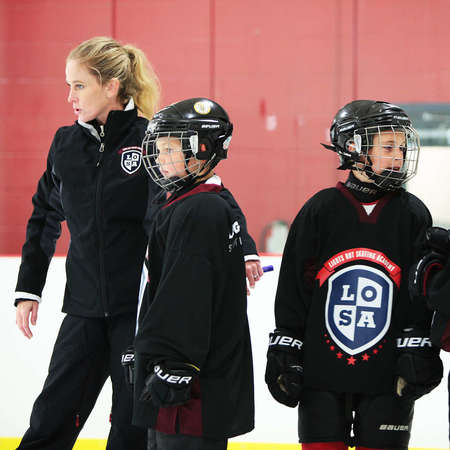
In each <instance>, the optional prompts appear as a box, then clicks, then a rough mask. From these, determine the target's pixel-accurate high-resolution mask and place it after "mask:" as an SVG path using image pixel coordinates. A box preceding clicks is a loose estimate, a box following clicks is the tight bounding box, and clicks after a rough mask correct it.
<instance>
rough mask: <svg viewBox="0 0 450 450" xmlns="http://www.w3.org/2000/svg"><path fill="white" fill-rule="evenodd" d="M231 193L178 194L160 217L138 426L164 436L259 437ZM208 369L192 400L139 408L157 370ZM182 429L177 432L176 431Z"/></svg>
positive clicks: (141, 331)
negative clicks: (167, 366) (253, 433)
mask: <svg viewBox="0 0 450 450" xmlns="http://www.w3.org/2000/svg"><path fill="white" fill-rule="evenodd" d="M221 190H222V186H219V185H217V184H200V185H197V186H195V187H190V188H188V189H185V190H184V191H181V192H179V193H176V194H175V195H174V196H173V197H171V198H170V199H169V201H168V202H167V203H166V204H165V205H163V206H162V207H161V208H160V210H159V211H158V212H157V213H155V214H154V216H153V222H152V229H151V235H150V242H149V266H150V267H149V289H148V296H147V298H144V299H143V303H142V306H141V310H140V314H139V326H138V332H137V335H136V340H135V348H136V386H135V394H136V396H137V398H136V401H135V410H134V422H135V424H136V425H140V426H144V427H152V428H155V429H157V430H159V431H162V432H165V433H175V431H176V426H178V429H179V432H180V433H182V434H188V435H194V436H205V437H209V438H216V439H220V438H228V437H231V436H236V435H239V434H243V433H246V432H248V431H250V430H251V429H252V428H253V423H254V404H253V369H252V356H251V346H250V334H249V327H248V321H247V297H246V284H245V269H244V260H243V252H242V239H241V233H240V226H239V223H238V217H239V216H238V215H236V213H235V212H233V211H234V210H233V209H232V208H231V207H230V205H229V203H228V202H227V201H226V200H225V199H224V198H222V196H221V195H220V191H221ZM155 360H156V361H161V360H171V361H180V362H186V363H191V364H194V365H195V366H197V367H199V368H200V375H199V379H198V383H197V384H195V385H194V387H193V390H192V399H191V400H190V401H189V402H188V403H187V404H186V405H182V406H176V407H169V408H160V409H157V408H155V407H154V406H153V405H152V403H151V402H142V401H139V400H138V399H139V395H140V393H141V392H142V387H143V382H144V380H145V377H146V376H147V375H148V370H147V369H146V366H147V364H148V362H151V361H155ZM176 424H177V425H176Z"/></svg>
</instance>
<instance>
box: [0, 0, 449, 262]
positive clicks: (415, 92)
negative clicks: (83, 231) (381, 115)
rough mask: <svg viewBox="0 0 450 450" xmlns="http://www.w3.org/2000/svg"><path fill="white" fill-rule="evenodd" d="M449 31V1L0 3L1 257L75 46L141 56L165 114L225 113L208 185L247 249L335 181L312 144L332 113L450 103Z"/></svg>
mask: <svg viewBox="0 0 450 450" xmlns="http://www.w3.org/2000/svg"><path fill="white" fill-rule="evenodd" d="M449 21H450V8H449V7H448V1H447V0H433V2H423V0H397V1H395V2H392V1H391V0H377V1H376V2H368V1H364V0H315V1H314V2H311V1H309V0H279V1H278V2H274V1H272V0H246V1H245V2H244V1H241V0H195V2H185V1H183V0H153V1H145V0H115V1H114V0H109V1H107V0H89V1H86V0H78V1H77V2H69V1H67V0H40V1H39V2H37V1H35V0H20V1H19V0H18V1H11V0H0V98H1V103H0V180H1V181H2V183H1V187H0V254H17V253H19V252H20V248H21V245H22V243H23V239H24V236H25V224H26V220H27V218H28V216H29V214H30V213H31V201H30V200H31V196H32V194H33V192H34V189H35V187H36V183H37V180H38V178H39V176H40V174H41V172H42V171H43V169H44V167H45V158H46V154H47V151H48V147H49V144H50V142H51V138H52V136H53V133H54V132H55V130H56V128H57V127H59V126H61V125H64V124H67V123H71V122H72V121H73V120H74V119H75V118H74V117H73V115H72V111H71V107H70V106H69V105H68V104H67V102H66V97H67V89H66V85H65V79H64V65H65V57H66V55H67V53H68V52H69V50H70V49H71V48H72V47H74V46H75V45H76V44H78V43H79V42H80V41H82V40H84V39H87V38H89V37H92V36H95V35H110V36H114V37H115V38H117V39H119V40H120V41H122V42H124V43H125V42H131V43H134V44H135V45H137V46H138V47H141V48H142V49H143V50H144V51H145V52H146V53H147V55H148V57H149V59H150V60H151V61H152V63H153V65H154V68H155V70H156V71H157V73H158V75H159V77H160V80H161V83H162V87H163V98H162V104H163V105H164V104H168V103H171V102H173V101H177V100H180V99H182V98H187V97H194V96H210V97H211V98H214V99H216V100H218V101H219V102H221V103H222V104H223V105H224V106H225V108H226V109H227V110H228V112H229V113H230V116H231V118H232V121H233V122H234V124H235V133H234V136H233V142H232V147H231V150H230V153H229V156H230V158H229V160H228V161H226V162H224V163H222V164H221V166H219V170H218V172H219V174H220V175H221V176H222V178H223V179H224V182H225V184H226V185H227V186H228V187H229V188H231V190H232V191H233V192H234V194H235V196H236V197H237V199H238V200H239V202H240V203H241V206H242V208H243V209H244V211H245V212H246V214H247V218H248V222H249V228H250V231H251V232H252V234H253V235H254V237H255V239H256V240H259V237H260V234H261V231H262V229H263V227H264V225H265V224H267V223H268V222H270V221H272V220H275V219H284V220H287V221H291V220H292V218H293V217H294V216H295V214H296V213H297V211H298V209H299V208H300V206H301V205H302V203H303V202H304V201H305V200H306V199H307V198H308V197H309V196H310V195H311V194H312V193H313V192H315V191H317V190H318V189H320V188H322V187H326V186H329V185H332V184H334V183H335V182H336V180H337V179H338V174H337V172H336V170H335V168H336V166H337V158H336V157H335V156H334V155H333V154H332V153H331V152H327V151H325V150H324V149H322V148H321V146H320V145H319V144H320V142H323V141H324V140H325V139H326V138H327V130H328V127H329V124H330V123H331V120H332V118H333V116H334V114H335V112H336V111H337V109H338V108H339V107H340V106H342V105H343V104H344V103H346V102H348V101H351V100H352V99H354V98H374V99H381V100H389V101H392V102H449V101H450V83H449V74H450V59H449V58H448V57H447V53H448V48H450V32H449V29H448V23H449ZM275 122H276V126H274V123H275ZM268 124H269V125H272V126H271V127H270V126H269V127H268ZM67 242H68V237H67V233H66V232H65V234H64V236H63V238H62V239H61V240H60V242H59V244H58V252H59V253H64V252H65V250H66V248H67Z"/></svg>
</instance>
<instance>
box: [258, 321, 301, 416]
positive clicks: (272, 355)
mask: <svg viewBox="0 0 450 450" xmlns="http://www.w3.org/2000/svg"><path fill="white" fill-rule="evenodd" d="M269 337H270V339H269V350H268V351H267V366H266V376H265V380H266V383H267V387H268V388H269V391H270V393H271V394H272V397H273V398H274V399H275V400H276V401H277V402H279V403H282V404H283V405H286V406H289V407H291V408H295V407H296V406H297V404H298V402H299V399H300V391H301V389H302V385H303V367H302V363H301V361H302V345H303V343H302V341H300V339H297V338H296V337H294V336H292V335H291V334H290V333H289V332H287V331H286V330H280V329H276V330H275V331H274V332H273V333H270V335H269Z"/></svg>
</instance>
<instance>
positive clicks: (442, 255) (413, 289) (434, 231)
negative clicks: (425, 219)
mask: <svg viewBox="0 0 450 450" xmlns="http://www.w3.org/2000/svg"><path fill="white" fill-rule="evenodd" d="M425 246H426V247H427V248H428V249H429V251H428V253H427V254H426V255H424V256H423V257H422V258H421V259H420V260H419V261H418V262H417V263H416V264H414V265H413V266H412V267H411V270H410V275H409V292H410V295H411V297H412V298H414V297H418V296H425V297H426V296H427V294H428V291H429V288H430V284H431V281H432V280H433V277H434V276H435V275H436V274H437V273H438V272H440V271H441V270H442V269H443V267H444V265H445V263H446V262H447V261H448V259H449V257H450V235H449V231H447V230H446V229H444V228H439V227H431V228H428V230H427V231H426V234H425Z"/></svg>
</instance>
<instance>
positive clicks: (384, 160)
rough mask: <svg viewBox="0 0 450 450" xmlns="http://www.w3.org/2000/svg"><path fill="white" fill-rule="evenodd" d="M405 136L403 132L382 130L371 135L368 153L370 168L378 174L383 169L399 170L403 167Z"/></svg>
mask: <svg viewBox="0 0 450 450" xmlns="http://www.w3.org/2000/svg"><path fill="white" fill-rule="evenodd" d="M405 149H406V136H405V133H404V132H401V131H399V132H394V131H383V132H381V133H377V134H376V135H375V136H374V137H373V145H372V147H371V148H370V149H369V152H368V155H369V156H370V159H371V161H372V170H373V172H374V173H376V174H377V175H380V174H381V173H382V172H383V171H384V170H393V171H396V172H398V171H400V170H401V168H402V167H403V161H404V151H405Z"/></svg>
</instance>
